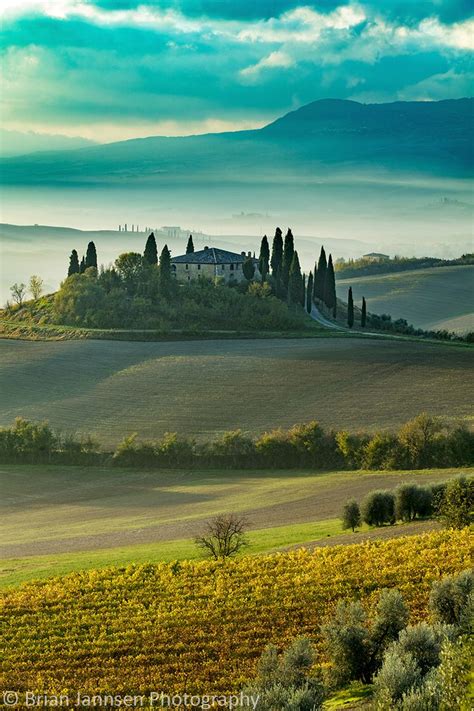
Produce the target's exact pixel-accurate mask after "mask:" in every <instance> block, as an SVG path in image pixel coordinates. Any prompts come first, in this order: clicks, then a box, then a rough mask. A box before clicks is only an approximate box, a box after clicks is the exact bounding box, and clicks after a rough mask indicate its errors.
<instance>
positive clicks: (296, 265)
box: [258, 227, 306, 307]
mask: <svg viewBox="0 0 474 711" xmlns="http://www.w3.org/2000/svg"><path fill="white" fill-rule="evenodd" d="M258 265H259V271H260V274H261V275H262V282H263V281H266V279H267V277H268V275H269V274H271V277H272V279H273V284H274V289H275V293H276V294H277V296H279V297H280V298H282V299H287V300H288V302H289V303H291V304H299V305H300V306H303V307H304V306H305V303H306V277H305V275H304V274H302V272H301V265H300V260H299V257H298V252H297V251H296V250H295V241H294V237H293V233H292V231H291V229H289V228H288V232H287V233H286V235H285V239H284V240H283V233H282V231H281V229H280V228H279V227H277V228H276V230H275V236H274V238H273V244H272V250H271V254H270V245H269V243H268V238H267V236H266V235H264V237H263V239H262V242H261V245H260V255H259V259H258Z"/></svg>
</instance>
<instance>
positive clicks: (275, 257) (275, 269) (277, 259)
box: [270, 227, 283, 284]
mask: <svg viewBox="0 0 474 711" xmlns="http://www.w3.org/2000/svg"><path fill="white" fill-rule="evenodd" d="M281 235H282V232H281V230H280V228H279V227H277V228H276V230H275V236H274V238H273V244H272V258H271V260H270V266H271V268H272V276H273V278H274V279H275V281H276V282H277V284H278V283H279V281H280V278H281V267H282V262H283V239H282V236H281Z"/></svg>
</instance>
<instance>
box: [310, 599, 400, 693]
mask: <svg viewBox="0 0 474 711" xmlns="http://www.w3.org/2000/svg"><path fill="white" fill-rule="evenodd" d="M407 620H408V610H407V607H406V605H405V603H404V601H403V598H402V596H401V594H400V592H399V591H398V590H382V591H381V593H380V597H379V601H378V604H377V609H376V614H375V619H374V621H373V624H372V625H371V626H370V627H369V626H368V623H367V617H366V614H365V611H364V608H363V607H362V605H361V604H360V602H346V601H341V602H340V603H339V604H338V606H337V608H336V614H335V616H334V619H333V620H332V621H331V622H330V623H328V624H326V625H324V626H323V628H322V632H323V635H324V638H325V641H326V646H327V648H328V652H329V656H330V658H331V661H332V664H333V667H332V669H333V677H334V681H335V683H336V684H338V683H342V682H347V681H352V680H358V681H363V682H364V683H366V684H368V683H370V682H371V681H372V677H373V675H374V673H375V671H376V670H377V669H378V668H379V666H380V664H381V661H382V656H383V653H384V651H385V649H386V648H387V646H388V645H389V644H390V642H392V641H393V640H395V639H396V638H397V636H398V633H399V632H400V630H401V629H403V627H404V626H405V625H406V623H407Z"/></svg>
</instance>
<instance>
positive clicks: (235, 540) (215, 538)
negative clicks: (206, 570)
mask: <svg viewBox="0 0 474 711" xmlns="http://www.w3.org/2000/svg"><path fill="white" fill-rule="evenodd" d="M246 525H247V521H246V519H245V518H243V517H240V516H236V515H235V514H220V515H219V516H216V517H215V518H213V519H212V520H211V521H208V522H207V524H206V528H205V531H204V533H203V534H202V535H200V536H196V537H195V539H194V542H195V544H196V545H197V546H199V548H202V549H203V550H204V551H205V552H206V553H207V554H208V555H210V556H212V557H213V558H214V559H215V560H219V559H220V558H228V557H229V556H231V555H235V554H236V553H238V552H239V551H240V550H241V549H242V548H244V547H245V546H247V545H248V540H247V537H246V535H245V529H246Z"/></svg>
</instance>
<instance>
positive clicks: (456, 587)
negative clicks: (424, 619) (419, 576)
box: [429, 570, 474, 627]
mask: <svg viewBox="0 0 474 711" xmlns="http://www.w3.org/2000/svg"><path fill="white" fill-rule="evenodd" d="M473 596H474V573H473V572H472V571H471V570H465V571H463V572H462V573H460V574H459V575H457V576H453V577H446V578H443V579H442V580H438V581H435V582H434V583H433V585H432V588H431V593H430V600H429V607H430V610H431V613H432V615H433V617H434V619H435V620H436V621H438V622H442V623H444V624H446V625H457V626H459V627H462V626H463V625H464V624H466V622H468V619H469V615H470V612H471V611H472V605H473Z"/></svg>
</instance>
